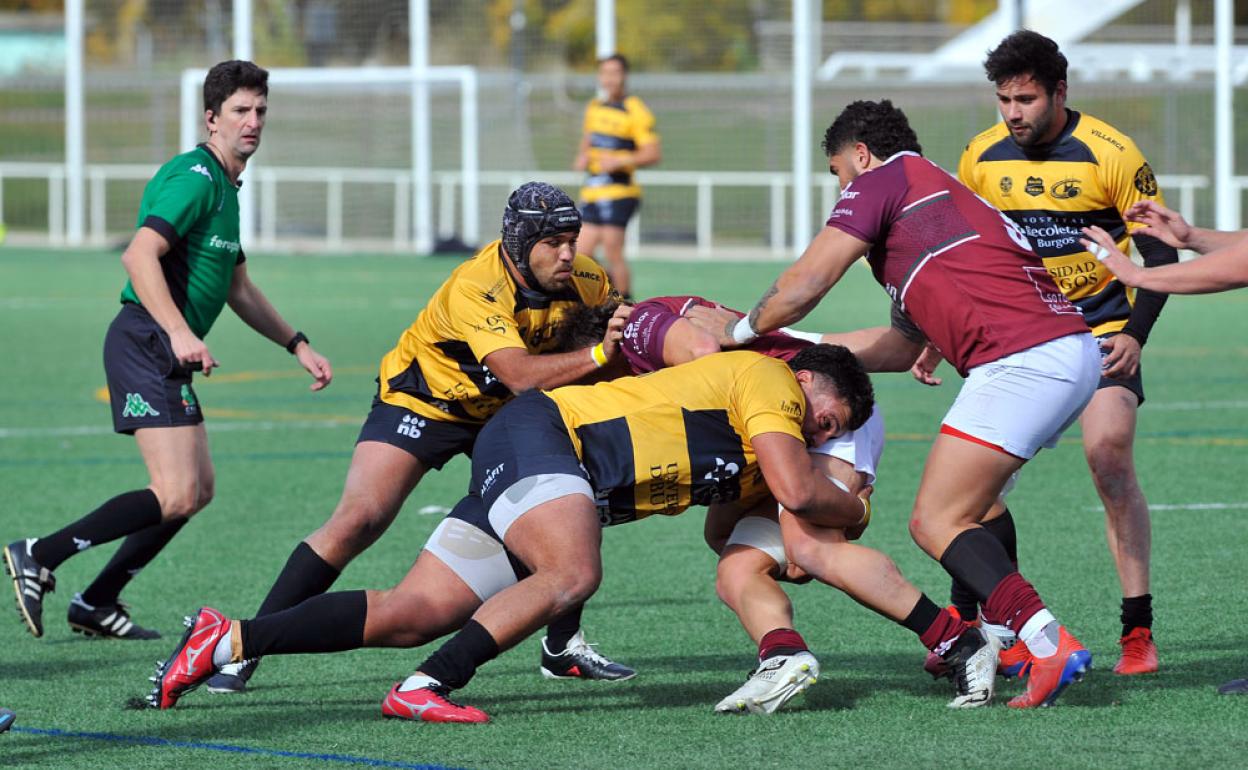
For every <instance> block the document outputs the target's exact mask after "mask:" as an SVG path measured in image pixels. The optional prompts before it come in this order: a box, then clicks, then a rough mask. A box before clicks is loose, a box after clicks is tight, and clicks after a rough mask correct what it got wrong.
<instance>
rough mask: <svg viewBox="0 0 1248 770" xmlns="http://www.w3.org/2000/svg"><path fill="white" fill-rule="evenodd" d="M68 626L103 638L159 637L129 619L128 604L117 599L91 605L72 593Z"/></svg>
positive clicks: (157, 632)
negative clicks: (111, 603) (105, 604)
mask: <svg viewBox="0 0 1248 770" xmlns="http://www.w3.org/2000/svg"><path fill="white" fill-rule="evenodd" d="M69 627H70V628H72V629H73V630H74V633H76V634H83V635H85V636H101V637H104V638H105V639H159V638H160V632H159V631H156V630H155V629H151V628H144V627H143V626H140V625H138V624H136V623H135V622H134V621H133V620H131V619H130V605H128V604H126V603H125V602H123V601H121V600H120V599H118V600H117V603H116V604H114V605H112V606H108V607H92V606H91V605H90V604H87V603H86V602H84V601H83V600H82V594H74V599H73V601H71V602H70V603H69Z"/></svg>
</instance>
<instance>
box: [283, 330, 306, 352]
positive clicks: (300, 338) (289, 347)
mask: <svg viewBox="0 0 1248 770" xmlns="http://www.w3.org/2000/svg"><path fill="white" fill-rule="evenodd" d="M300 342H308V335H306V334H304V333H303V332H295V336H293V337H291V338H290V342H287V343H286V352H287V353H289V354H291V355H292V356H293V355H294V354H295V348H297V347H299V343H300ZM308 344H309V345H310V344H312V343H310V342H309V343H308Z"/></svg>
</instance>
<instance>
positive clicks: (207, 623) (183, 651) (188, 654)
mask: <svg viewBox="0 0 1248 770" xmlns="http://www.w3.org/2000/svg"><path fill="white" fill-rule="evenodd" d="M184 623H185V624H186V626H187V629H186V633H185V634H183V635H182V641H180V642H178V646H177V647H174V648H173V654H172V655H170V656H169V659H168V660H166V661H165V662H164V663H158V664H157V665H156V676H154V677H152V681H153V682H155V683H156V686H155V687H154V688H152V694H151V695H149V696H147V702H148V704H149V705H150V706H151V707H152V708H158V709H171V708H173V707H174V706H176V705H177V703H178V698H180V697H182V695H184V694H186V693H188V692H190V691H191V690H194V689H195V688H196V687H198V686H199V685H200V684H201V683H202V682H204V680H206V679H208V677H210V676H212V675H213V674H214V673H216V667H215V666H213V665H212V653H213V651H214V650H216V648H217V642H219V641H221V638H222V637H223V636H225V635H227V634H229V633H230V621H229V620H227V619H226V618H225V616H224V615H222V614H221V613H220V612H217V611H216V610H214V609H212V608H211V607H201V608H200V609H199V611H198V612H196V613H195V616H194V617H188V618H187V619H186V620H185V621H184Z"/></svg>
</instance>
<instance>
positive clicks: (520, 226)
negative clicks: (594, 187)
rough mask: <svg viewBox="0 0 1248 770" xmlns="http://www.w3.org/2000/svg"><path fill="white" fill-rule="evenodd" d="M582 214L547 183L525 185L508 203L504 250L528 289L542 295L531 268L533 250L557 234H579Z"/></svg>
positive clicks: (504, 212)
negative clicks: (542, 241) (527, 285)
mask: <svg viewBox="0 0 1248 770" xmlns="http://www.w3.org/2000/svg"><path fill="white" fill-rule="evenodd" d="M580 231H581V212H579V211H577V209H576V204H575V203H573V202H572V199H571V198H569V197H568V194H567V193H565V192H564V191H563V190H560V189H559V188H558V187H555V186H554V185H552V184H547V183H546V182H526V183H525V184H522V185H520V186H519V187H517V188H516V190H515V191H514V192H513V193H512V194H511V196H510V197H509V198H508V199H507V208H505V209H503V249H504V250H505V251H506V253H507V256H508V258H510V259H511V262H512V264H513V265H515V266H516V270H517V271H519V273H520V275H522V276H523V277H524V280H525V282H526V283H528V284H529V287H530V288H532V289H534V290H536V291H540V290H541V286H540V285H539V284H538V283H537V277H536V276H534V275H533V270H532V269H531V268H530V266H529V254H530V253H531V252H532V251H533V246H534V244H536V243H537V242H538V241H540V240H542V239H543V238H549V237H550V236H552V235H556V234H558V233H579V232H580Z"/></svg>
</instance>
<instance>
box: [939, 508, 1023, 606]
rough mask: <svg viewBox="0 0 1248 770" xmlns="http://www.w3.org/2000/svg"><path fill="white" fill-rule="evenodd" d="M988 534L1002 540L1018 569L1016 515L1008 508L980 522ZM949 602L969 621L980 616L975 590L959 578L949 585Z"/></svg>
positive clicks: (1015, 567)
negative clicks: (993, 517) (992, 517)
mask: <svg viewBox="0 0 1248 770" xmlns="http://www.w3.org/2000/svg"><path fill="white" fill-rule="evenodd" d="M980 526H982V527H983V528H984V530H985V531H987V532H988V534H990V535H992V536H993V537H995V538H996V539H997V540H998V541H1000V543H1001V545H1002V547H1004V548H1005V554H1006V556H1008V557H1009V558H1010V561H1011V562H1012V563H1013V564H1014V569H1018V533H1017V531H1016V530H1015V529H1014V516H1013V515H1012V514H1011V513H1010V509H1009V508H1006V509H1005V510H1004V511H1003V512H1002V513H1001V515H1000V516H998V517H996V518H995V519H989V520H988V521H985V522H982V523H981V524H980ZM949 603H950V604H952V605H953V606H954V608H956V609H957V611H958V615H959V616H961V618H962V619H963V620H965V621H967V622H968V623H969V622H971V621H973V620H975V618H976V617H978V616H979V600H978V599H977V598H976V596H975V592H974V591H972V590H971V589H970V587H969V586H967V585H966V584H965V583H963V582H961V581H959V580H958V579H957V578H954V579H953V582H952V585H950V586H949Z"/></svg>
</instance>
